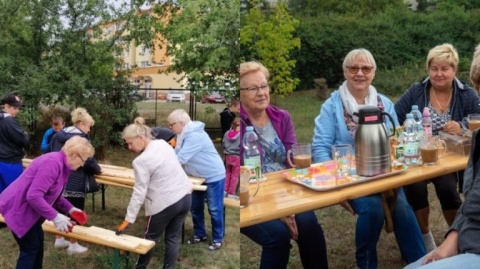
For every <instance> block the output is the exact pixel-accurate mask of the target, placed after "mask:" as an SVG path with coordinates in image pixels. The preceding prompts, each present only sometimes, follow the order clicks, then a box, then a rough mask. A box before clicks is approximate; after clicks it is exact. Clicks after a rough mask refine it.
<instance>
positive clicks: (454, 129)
mask: <svg viewBox="0 0 480 269" xmlns="http://www.w3.org/2000/svg"><path fill="white" fill-rule="evenodd" d="M443 131H444V132H447V133H452V134H457V135H462V133H463V132H462V126H460V123H458V122H456V121H449V122H447V123H445V125H443Z"/></svg>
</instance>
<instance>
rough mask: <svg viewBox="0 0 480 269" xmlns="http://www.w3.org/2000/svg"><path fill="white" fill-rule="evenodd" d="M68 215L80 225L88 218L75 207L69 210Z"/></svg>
mask: <svg viewBox="0 0 480 269" xmlns="http://www.w3.org/2000/svg"><path fill="white" fill-rule="evenodd" d="M68 214H70V217H71V218H72V219H73V220H74V221H76V222H77V223H78V224H80V225H84V224H85V223H87V221H88V217H87V214H86V213H85V211H82V210H80V209H78V208H76V207H73V208H72V209H70V211H68Z"/></svg>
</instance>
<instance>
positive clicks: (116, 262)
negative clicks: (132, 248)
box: [112, 249, 130, 269]
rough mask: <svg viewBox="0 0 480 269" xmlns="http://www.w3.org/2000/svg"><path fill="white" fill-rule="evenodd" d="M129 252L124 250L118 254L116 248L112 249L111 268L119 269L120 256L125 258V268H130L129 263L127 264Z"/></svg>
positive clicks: (118, 251)
mask: <svg viewBox="0 0 480 269" xmlns="http://www.w3.org/2000/svg"><path fill="white" fill-rule="evenodd" d="M129 253H130V252H125V254H120V250H118V249H114V250H113V264H112V268H113V269H120V258H121V257H123V259H124V260H125V268H126V269H128V268H130V264H129V262H128V261H129V260H130V259H129V255H128V254H129Z"/></svg>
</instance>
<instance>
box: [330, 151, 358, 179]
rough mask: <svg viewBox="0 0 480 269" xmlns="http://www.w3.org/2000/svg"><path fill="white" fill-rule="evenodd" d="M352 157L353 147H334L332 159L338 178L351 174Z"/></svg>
mask: <svg viewBox="0 0 480 269" xmlns="http://www.w3.org/2000/svg"><path fill="white" fill-rule="evenodd" d="M352 157H353V152H352V145H349V144H340V145H333V146H332V158H333V162H334V164H335V174H336V176H337V177H343V176H347V175H349V174H350V172H351V169H352V168H351V165H352Z"/></svg>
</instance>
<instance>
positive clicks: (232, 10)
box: [130, 0, 240, 89]
mask: <svg viewBox="0 0 480 269" xmlns="http://www.w3.org/2000/svg"><path fill="white" fill-rule="evenodd" d="M146 2H151V1H146ZM139 4H140V3H139ZM142 4H145V2H142ZM239 6H240V0H224V1H218V0H196V1H192V0H178V1H177V0H167V1H162V4H157V5H155V6H154V14H152V15H144V16H140V17H139V19H138V20H137V21H136V27H135V28H136V29H134V30H133V31H132V32H131V36H130V37H131V38H134V39H136V40H137V41H138V42H140V43H144V44H152V42H151V41H152V40H153V39H154V38H156V39H157V40H160V41H161V42H160V43H161V44H162V45H161V46H162V47H165V48H166V49H167V55H168V56H171V57H173V59H174V60H173V63H172V65H170V66H169V67H168V69H167V70H166V71H165V72H176V73H178V74H181V73H184V74H185V75H184V77H181V78H180V79H183V78H185V77H186V78H187V79H188V82H187V85H185V86H186V87H193V86H195V87H196V88H208V89H216V88H218V87H225V83H226V82H230V83H231V84H232V85H237V84H238V59H239V56H240V48H239V47H240V43H239V28H240V11H239ZM152 29H153V32H152V31H150V30H152ZM148 33H150V35H149V34H148ZM162 47H161V48H162Z"/></svg>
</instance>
